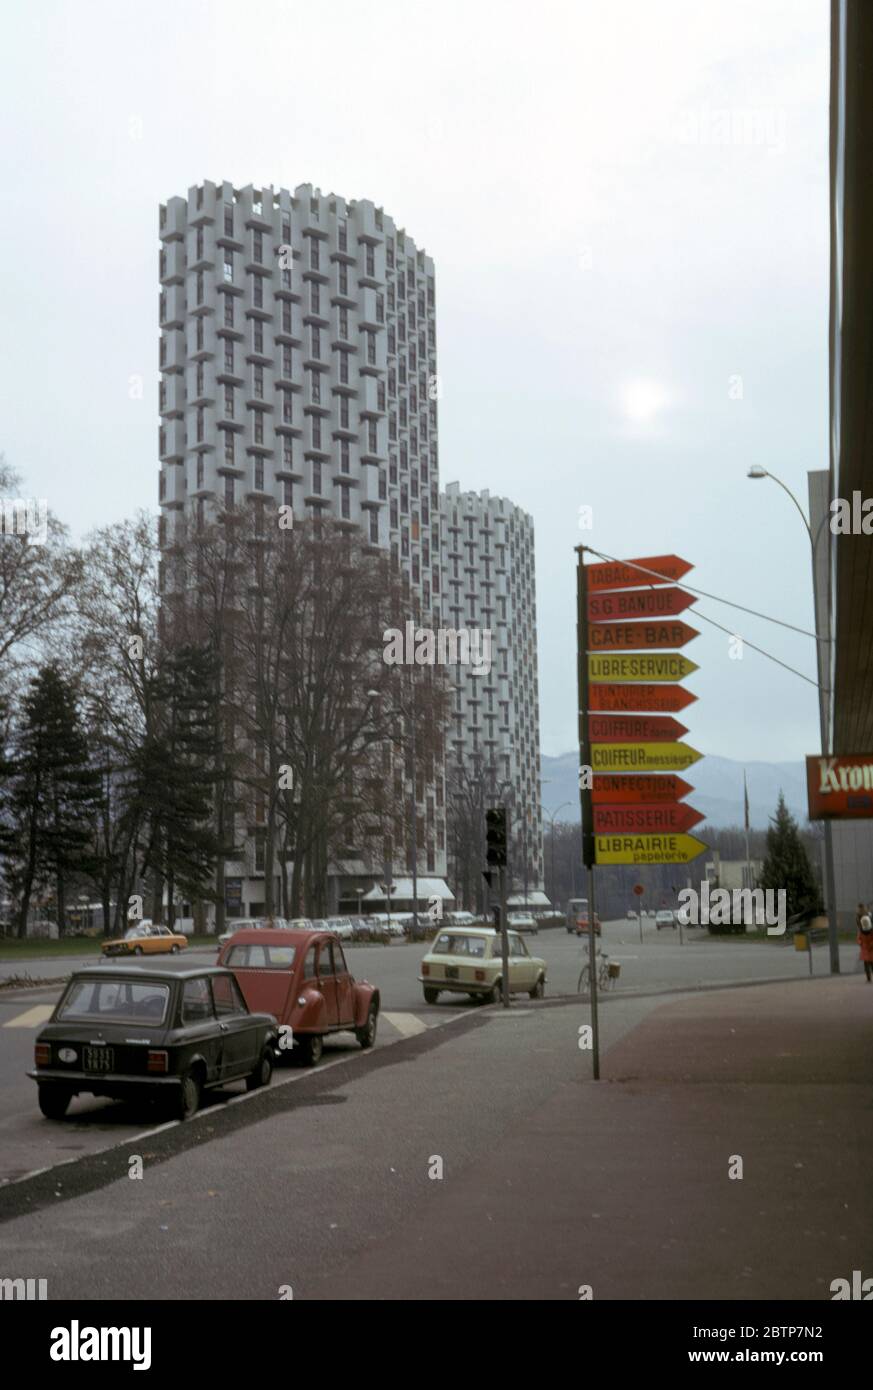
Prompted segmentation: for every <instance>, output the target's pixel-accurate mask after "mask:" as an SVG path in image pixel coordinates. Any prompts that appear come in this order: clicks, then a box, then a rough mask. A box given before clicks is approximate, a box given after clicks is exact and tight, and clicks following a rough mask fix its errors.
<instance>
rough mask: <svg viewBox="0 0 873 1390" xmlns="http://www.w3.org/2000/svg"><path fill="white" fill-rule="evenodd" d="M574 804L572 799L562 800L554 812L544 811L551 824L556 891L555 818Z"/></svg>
mask: <svg viewBox="0 0 873 1390" xmlns="http://www.w3.org/2000/svg"><path fill="white" fill-rule="evenodd" d="M572 805H573V802H572V801H562V802H561V805H560V806H559V807H558V810H557V811H552V812H549V811H544V812H543V814H544V815H545V816H547V817H548V821H549V826H550V830H549V840H550V841H551V845H552V890H553V891H554V887H555V818H556V817H557V815H558V811H563V809H564V807H565V806H572ZM570 896H571V897H572V896H573V895H572V893H571V894H570Z"/></svg>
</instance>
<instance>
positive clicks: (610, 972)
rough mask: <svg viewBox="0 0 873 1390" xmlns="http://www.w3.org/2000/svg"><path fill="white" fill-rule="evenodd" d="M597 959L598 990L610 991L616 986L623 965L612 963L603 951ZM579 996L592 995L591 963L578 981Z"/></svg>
mask: <svg viewBox="0 0 873 1390" xmlns="http://www.w3.org/2000/svg"><path fill="white" fill-rule="evenodd" d="M595 959H596V960H597V962H598V965H597V988H598V989H600V990H607V989H609V987H610V985H612V984H614V983H615V981H616V980H617V979H618V977H619V975H620V973H621V964H620V963H619V962H618V961H610V959H609V956H608V955H606V954H605V953H604V952H602V951H598V952H597V955H596V957H595ZM576 993H577V994H590V993H591V962H590V961H587V960H586V962H585V964H584V965H583V966H582V969H581V970H580V971H579V979H578V980H577V981H576Z"/></svg>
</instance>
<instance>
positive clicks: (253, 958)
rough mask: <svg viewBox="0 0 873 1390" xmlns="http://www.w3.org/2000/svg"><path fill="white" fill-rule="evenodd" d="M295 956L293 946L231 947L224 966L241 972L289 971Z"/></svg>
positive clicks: (295, 950) (295, 952) (295, 949)
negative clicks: (235, 968)
mask: <svg viewBox="0 0 873 1390" xmlns="http://www.w3.org/2000/svg"><path fill="white" fill-rule="evenodd" d="M296 955H297V948H296V947H295V946H255V945H246V946H242V945H237V946H231V948H230V950H229V951H228V953H227V960H226V962H225V964H226V965H229V966H230V967H231V969H233V967H234V966H236V967H237V969H243V970H290V969H291V967H292V965H293V964H294V958H295V956H296Z"/></svg>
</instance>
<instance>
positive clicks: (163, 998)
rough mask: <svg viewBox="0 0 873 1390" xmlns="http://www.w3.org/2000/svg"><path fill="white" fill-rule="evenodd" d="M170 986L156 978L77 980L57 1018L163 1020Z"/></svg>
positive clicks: (130, 1021)
mask: <svg viewBox="0 0 873 1390" xmlns="http://www.w3.org/2000/svg"><path fill="white" fill-rule="evenodd" d="M169 998H170V986H169V985H166V984H161V983H160V982H158V981H157V980H146V981H135V980H117V979H116V980H112V979H109V980H74V981H73V982H72V984H71V985H70V986H69V987H68V989H67V993H66V995H65V996H64V999H63V1002H62V1003H61V1007H60V1009H59V1010H58V1018H59V1019H64V1020H65V1021H66V1022H73V1021H74V1020H76V1019H86V1018H87V1019H92V1018H98V1019H101V1020H103V1021H105V1022H107V1023H152V1024H155V1023H161V1022H163V1019H164V1017H165V1016H166V1012H167V1004H168V1001H169Z"/></svg>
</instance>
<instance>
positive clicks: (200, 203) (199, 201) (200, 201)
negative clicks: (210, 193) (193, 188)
mask: <svg viewBox="0 0 873 1390" xmlns="http://www.w3.org/2000/svg"><path fill="white" fill-rule="evenodd" d="M197 206H198V208H202V206H203V188H202V187H200V188H198V189H197Z"/></svg>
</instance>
